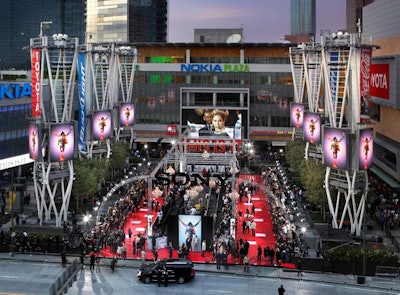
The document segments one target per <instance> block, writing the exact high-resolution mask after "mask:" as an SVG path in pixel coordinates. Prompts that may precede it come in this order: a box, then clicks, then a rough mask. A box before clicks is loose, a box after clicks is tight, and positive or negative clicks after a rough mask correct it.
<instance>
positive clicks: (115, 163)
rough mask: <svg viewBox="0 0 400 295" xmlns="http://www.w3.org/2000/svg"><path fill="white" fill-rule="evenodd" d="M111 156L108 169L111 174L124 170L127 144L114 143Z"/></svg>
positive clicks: (121, 142)
mask: <svg viewBox="0 0 400 295" xmlns="http://www.w3.org/2000/svg"><path fill="white" fill-rule="evenodd" d="M111 149H112V155H111V158H110V168H111V169H112V172H114V171H115V170H119V169H122V168H124V166H125V164H126V160H127V159H129V155H130V149H129V144H128V143H126V142H123V141H119V142H115V143H114V144H113V145H112V147H111Z"/></svg>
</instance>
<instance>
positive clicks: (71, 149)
mask: <svg viewBox="0 0 400 295" xmlns="http://www.w3.org/2000/svg"><path fill="white" fill-rule="evenodd" d="M49 156H50V162H59V161H68V160H72V159H73V158H74V156H75V131H74V123H61V124H53V125H51V126H50V136H49Z"/></svg>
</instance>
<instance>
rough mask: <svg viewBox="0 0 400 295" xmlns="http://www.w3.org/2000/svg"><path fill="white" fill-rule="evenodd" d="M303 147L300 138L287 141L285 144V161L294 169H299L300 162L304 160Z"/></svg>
mask: <svg viewBox="0 0 400 295" xmlns="http://www.w3.org/2000/svg"><path fill="white" fill-rule="evenodd" d="M305 147H306V146H305V144H304V142H303V141H302V140H293V141H289V142H288V144H287V145H286V150H285V158H286V161H287V163H288V164H289V166H290V167H291V168H292V169H293V170H295V171H298V172H299V171H300V165H301V162H302V161H303V160H304V151H305Z"/></svg>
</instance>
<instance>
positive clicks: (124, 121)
mask: <svg viewBox="0 0 400 295" xmlns="http://www.w3.org/2000/svg"><path fill="white" fill-rule="evenodd" d="M134 120H135V107H134V104H133V103H131V102H126V103H123V104H121V107H120V109H119V126H121V127H130V126H133V123H134Z"/></svg>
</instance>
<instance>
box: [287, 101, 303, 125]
mask: <svg viewBox="0 0 400 295" xmlns="http://www.w3.org/2000/svg"><path fill="white" fill-rule="evenodd" d="M304 109H305V105H304V104H301V103H295V102H292V103H290V126H292V127H296V128H302V127H303V122H304Z"/></svg>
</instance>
